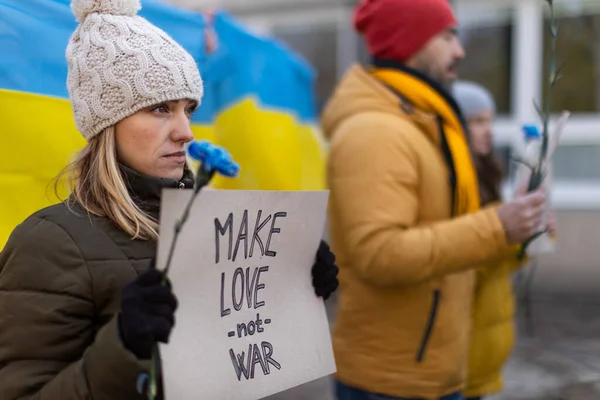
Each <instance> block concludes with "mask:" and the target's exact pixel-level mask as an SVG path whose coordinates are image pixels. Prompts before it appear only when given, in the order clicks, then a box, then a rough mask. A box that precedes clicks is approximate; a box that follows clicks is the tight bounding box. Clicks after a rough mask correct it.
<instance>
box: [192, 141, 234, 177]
mask: <svg viewBox="0 0 600 400" xmlns="http://www.w3.org/2000/svg"><path fill="white" fill-rule="evenodd" d="M187 151H188V154H189V155H190V157H192V158H193V159H194V160H196V161H198V162H200V163H201V168H202V170H203V171H204V172H206V173H211V172H217V173H219V174H221V175H224V176H228V177H230V178H234V177H236V176H237V175H238V174H239V172H240V167H239V165H238V164H237V163H236V162H235V161H233V160H232V158H231V155H230V154H229V152H228V151H227V150H225V149H224V148H222V147H219V146H215V145H213V144H211V143H209V142H207V141H206V140H202V141H193V142H191V143H190V144H189V146H188V149H187Z"/></svg>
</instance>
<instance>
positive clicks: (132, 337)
mask: <svg viewBox="0 0 600 400" xmlns="http://www.w3.org/2000/svg"><path fill="white" fill-rule="evenodd" d="M162 278H163V275H162V273H161V272H160V271H158V270H157V269H155V268H154V261H152V264H151V267H150V269H149V270H148V271H147V272H145V273H144V274H143V275H140V276H139V277H138V278H137V279H136V280H134V281H133V282H130V283H129V284H128V285H127V286H125V287H124V288H123V291H122V297H121V312H120V314H119V331H120V333H121V339H122V340H123V344H124V345H125V347H126V348H127V349H129V350H130V351H131V352H132V353H133V354H135V355H136V356H137V357H138V358H139V359H142V360H147V359H150V358H151V357H152V348H153V346H154V344H155V343H156V342H162V343H168V341H169V336H170V334H171V330H172V329H173V326H174V325H175V310H176V309H177V299H176V298H175V295H174V294H173V291H172V290H171V286H170V284H166V285H163V284H162Z"/></svg>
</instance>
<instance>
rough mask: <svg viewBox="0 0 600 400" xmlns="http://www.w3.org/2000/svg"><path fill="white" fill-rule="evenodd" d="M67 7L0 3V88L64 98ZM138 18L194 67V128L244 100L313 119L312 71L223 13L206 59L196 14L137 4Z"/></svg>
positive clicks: (148, 1)
mask: <svg viewBox="0 0 600 400" xmlns="http://www.w3.org/2000/svg"><path fill="white" fill-rule="evenodd" d="M69 4H70V0H0V49H1V51H2V56H1V57H0V88H2V89H9V90H16V91H21V92H28V93H35V94H42V95H48V96H54V97H60V98H68V93H67V88H66V79H67V62H66V59H65V50H66V47H67V43H68V41H69V37H70V35H71V34H72V33H73V31H74V30H75V28H76V26H77V22H76V21H75V16H74V15H73V13H72V12H71V9H70V6H69ZM140 16H142V17H144V18H146V19H148V20H149V21H150V22H152V23H153V24H155V25H156V26H158V27H159V28H161V29H163V30H164V31H165V32H167V33H168V34H169V35H171V36H172V37H173V39H175V40H176V41H177V42H179V43H180V44H181V45H182V46H183V47H184V48H185V49H186V50H187V51H189V52H190V54H191V55H192V56H193V57H194V59H195V60H196V61H197V63H198V66H199V69H200V73H201V74H202V77H203V80H204V83H205V97H204V99H203V101H202V106H201V107H200V109H199V110H198V112H197V113H196V114H195V116H194V120H193V122H196V123H212V122H213V120H214V118H215V117H216V116H217V115H218V114H219V113H220V112H222V111H224V110H225V109H227V108H228V107H230V106H231V105H233V104H235V103H236V102H238V101H240V100H242V99H244V98H247V97H249V96H253V97H256V98H257V99H258V100H259V102H260V104H261V105H262V106H263V107H265V108H269V109H275V110H276V111H282V112H287V113H291V114H293V115H295V116H296V117H297V118H299V119H300V120H301V121H303V122H311V121H314V120H315V118H316V111H315V106H314V104H315V102H314V89H313V83H314V77H315V76H314V71H313V69H312V68H311V67H310V66H309V65H308V64H306V63H305V62H304V61H303V60H302V59H300V58H299V57H298V56H297V55H295V54H294V53H293V52H292V51H290V50H289V49H287V48H286V47H285V46H284V45H282V44H281V43H278V42H276V41H274V40H272V39H267V38H261V37H258V36H256V35H253V34H251V33H250V32H249V31H248V30H246V29H245V28H244V27H243V26H241V25H240V24H239V23H238V22H237V21H236V20H234V18H233V17H232V16H230V15H229V14H227V13H225V12H219V13H217V14H216V15H215V18H214V26H215V30H216V35H217V38H218V43H219V47H218V49H217V51H216V52H214V53H212V54H206V53H205V43H204V37H205V36H204V28H205V20H204V17H203V15H201V14H199V13H195V12H190V11H187V10H183V9H179V8H176V7H173V6H171V5H168V4H165V3H161V2H158V1H155V0H143V1H142V10H141V11H140Z"/></svg>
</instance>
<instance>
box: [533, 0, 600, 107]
mask: <svg viewBox="0 0 600 400" xmlns="http://www.w3.org/2000/svg"><path fill="white" fill-rule="evenodd" d="M554 7H555V10H556V12H557V14H558V25H559V34H558V38H557V39H556V60H557V67H561V66H562V67H563V68H562V73H561V75H562V78H561V79H560V80H559V81H558V82H557V83H556V86H555V87H554V89H553V99H552V105H551V110H552V111H553V112H561V111H562V110H565V109H568V110H569V111H571V112H576V113H585V112H595V111H600V46H599V45H598V43H600V0H595V1H571V2H564V4H563V3H560V2H555V5H554ZM546 9H547V7H546ZM549 29H550V18H549V15H547V16H546V18H545V20H544V75H543V76H544V77H545V76H546V74H547V73H548V65H549V60H550V54H551V47H550V46H551V40H550V33H549ZM542 86H543V93H544V96H543V102H544V104H545V101H546V100H545V99H546V92H547V84H546V82H543V85H542Z"/></svg>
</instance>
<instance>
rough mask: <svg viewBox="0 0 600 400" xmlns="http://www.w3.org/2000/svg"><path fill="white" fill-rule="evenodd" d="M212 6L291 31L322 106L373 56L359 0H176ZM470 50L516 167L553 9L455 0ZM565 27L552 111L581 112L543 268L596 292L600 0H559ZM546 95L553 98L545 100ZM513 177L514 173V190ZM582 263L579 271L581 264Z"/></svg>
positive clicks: (531, 2) (527, 2) (551, 286)
mask: <svg viewBox="0 0 600 400" xmlns="http://www.w3.org/2000/svg"><path fill="white" fill-rule="evenodd" d="M168 1H169V2H170V3H173V4H175V5H177V6H181V7H185V8H188V9H192V10H198V11H205V10H207V9H210V8H212V7H218V8H224V9H227V10H228V11H230V12H231V13H233V14H234V15H235V16H236V17H237V18H238V19H240V20H241V21H242V22H243V23H244V24H245V25H246V27H248V28H249V29H251V30H252V31H253V32H255V33H257V34H259V35H266V36H268V37H272V38H275V39H277V40H281V41H283V42H284V43H285V44H286V45H288V46H289V47H290V48H292V49H293V50H294V51H296V52H298V53H299V54H301V55H302V57H304V59H305V60H307V62H308V63H309V64H310V65H312V66H313V67H314V68H315V69H316V72H317V77H316V83H315V85H316V86H315V90H316V107H317V111H319V110H320V109H321V107H322V106H323V104H324V103H325V102H326V100H327V99H328V97H329V95H330V94H331V91H332V90H333V88H334V86H335V84H336V82H337V80H338V79H339V78H340V77H341V76H342V75H343V73H344V72H345V71H346V69H347V68H348V67H349V66H350V65H351V64H352V63H355V62H361V63H366V62H368V55H367V53H366V50H365V47H364V45H363V43H362V41H361V40H360V38H359V37H358V36H357V35H356V33H355V32H354V30H353V29H352V26H351V20H352V17H351V15H352V10H353V8H354V6H355V4H356V3H357V1H355V0H315V1H313V0H302V1H293V0H259V1H257V0H168ZM451 3H452V4H453V6H454V8H455V10H456V13H457V15H458V18H459V21H460V38H461V40H462V43H463V45H464V46H465V49H466V53H467V57H466V59H465V60H464V61H463V63H462V66H461V78H463V79H468V80H473V81H475V82H478V83H480V84H482V85H484V86H485V87H487V88H488V89H489V90H490V91H491V92H492V93H493V95H494V97H495V100H496V103H497V106H498V113H499V118H498V120H497V122H496V128H495V129H496V131H495V138H496V148H497V151H498V153H499V154H500V155H501V156H502V159H503V160H504V164H505V167H506V168H507V169H508V170H509V171H511V174H510V175H509V177H514V169H515V168H514V167H515V166H514V165H513V163H510V162H509V160H510V159H511V157H514V156H515V155H516V154H518V153H519V151H520V150H521V146H522V139H521V137H522V135H521V130H520V128H521V126H522V125H523V124H528V123H538V121H539V119H538V117H537V113H536V111H535V107H534V103H533V100H534V99H537V100H539V99H541V98H543V97H542V96H543V93H542V87H543V85H542V76H543V74H544V73H547V71H546V70H545V68H546V66H547V59H548V52H549V40H548V34H547V29H548V28H549V24H548V21H549V15H548V13H547V7H546V5H545V3H544V1H542V0H519V1H513V0H489V1H488V0H453V1H451ZM555 4H556V5H555V8H556V10H557V11H558V15H559V24H560V29H561V33H560V35H559V39H558V43H557V54H558V64H559V65H562V64H563V63H564V69H563V72H564V73H563V75H564V78H563V79H562V80H561V81H559V83H558V84H557V86H556V87H555V91H554V93H555V95H554V99H555V100H554V101H553V104H552V111H553V112H555V113H560V112H561V111H562V110H565V109H568V110H569V111H571V113H572V115H571V118H570V119H569V122H568V124H567V127H566V130H565V131H564V133H563V136H562V138H561V146H560V148H559V149H558V151H557V153H556V154H555V157H554V164H553V180H554V182H553V188H552V193H551V196H552V204H553V207H554V208H555V209H556V210H557V217H558V219H559V226H560V238H561V239H560V245H559V249H558V252H557V253H556V254H552V256H551V257H547V258H544V259H543V261H541V263H543V268H541V269H540V270H539V271H538V273H537V274H536V280H535V285H536V287H537V288H538V289H539V290H542V289H547V290H551V291H553V292H570V291H572V290H575V289H576V290H577V291H585V292H591V293H594V292H596V291H598V289H600V268H597V266H598V262H599V260H600V246H597V245H596V236H597V234H596V227H597V226H598V224H600V0H562V1H561V0H558V1H555ZM540 103H541V104H543V102H540ZM511 183H512V181H511V180H510V179H509V180H508V181H507V193H509V192H510V189H509V188H510V185H511ZM575 271H576V272H577V274H576V276H574V274H573V273H574V272H575Z"/></svg>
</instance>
